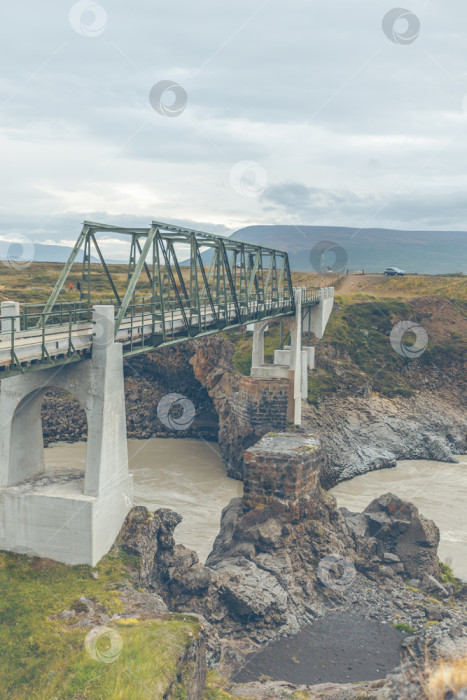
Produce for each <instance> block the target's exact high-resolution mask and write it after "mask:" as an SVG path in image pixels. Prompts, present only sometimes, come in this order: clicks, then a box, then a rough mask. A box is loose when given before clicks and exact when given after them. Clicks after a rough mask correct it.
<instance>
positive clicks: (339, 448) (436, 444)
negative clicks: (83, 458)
mask: <svg viewBox="0 0 467 700" xmlns="http://www.w3.org/2000/svg"><path fill="white" fill-rule="evenodd" d="M326 352H328V351H326ZM233 354H234V346H233V345H232V343H230V342H229V341H228V340H226V339H225V338H223V337H221V336H212V337H208V338H204V339H200V340H196V341H190V342H187V343H184V344H181V345H175V346H171V347H169V348H162V349H161V350H159V351H157V352H154V353H150V354H148V355H146V356H144V357H139V358H131V359H130V360H129V361H127V362H126V364H125V399H126V411H127V430H128V437H132V438H148V437H202V438H204V439H208V440H214V439H218V442H219V446H220V449H221V454H222V456H223V458H224V460H225V463H226V467H227V473H228V475H229V476H232V477H234V478H242V464H243V462H242V457H243V453H244V451H245V450H246V449H248V448H249V447H250V446H251V445H253V444H254V443H255V442H257V441H258V440H259V439H260V438H261V437H262V435H263V434H265V432H267V430H268V428H267V426H266V427H265V428H264V429H261V428H258V427H253V426H248V425H244V424H241V423H240V422H239V421H238V419H237V416H236V415H235V412H234V410H233V406H234V396H235V394H236V392H238V389H239V382H240V377H241V375H240V374H239V373H238V372H237V371H236V370H235V368H234V366H233V361H232V357H233ZM331 354H332V353H331ZM328 360H329V358H327V359H326V357H325V358H324V359H323V360H322V361H324V362H328ZM333 361H334V362H336V361H337V360H336V358H333ZM414 371H415V372H417V371H418V370H414ZM313 377H314V374H313V373H312V374H311V382H313ZM171 393H178V394H182V395H183V396H186V397H187V398H188V399H190V401H192V402H193V404H194V407H195V410H196V417H195V420H194V421H193V423H192V424H190V425H189V426H188V427H187V428H186V429H185V430H170V428H168V427H167V426H164V425H163V424H162V423H161V421H160V420H159V418H158V416H157V405H158V403H159V401H160V400H161V399H162V398H163V397H164V396H166V395H167V394H171ZM42 419H43V426H44V440H45V443H46V444H47V443H49V442H50V441H54V440H64V441H70V442H71V441H75V440H83V439H86V435H87V424H86V416H85V414H84V411H83V409H82V407H81V406H80V404H79V403H78V402H77V401H76V400H75V399H74V398H73V397H72V396H70V395H63V394H60V393H59V392H58V391H57V390H51V391H50V392H49V393H48V394H47V396H46V398H45V399H44V403H43V408H42ZM302 428H303V430H304V431H305V432H306V431H310V430H311V431H313V432H316V433H317V434H318V435H319V438H320V440H321V443H322V445H323V448H324V453H325V456H326V464H325V465H324V467H323V470H322V479H323V485H324V486H325V487H326V488H328V487H330V486H332V485H334V484H335V483H337V482H338V481H341V480H344V479H350V478H352V477H353V476H356V475H357V474H362V473H365V472H367V471H371V470H373V469H380V468H385V467H392V466H395V464H396V460H401V459H432V460H436V461H445V462H453V461H456V454H465V453H466V452H467V411H466V394H465V387H464V385H463V383H462V382H460V380H459V381H457V380H456V377H455V376H454V375H453V376H449V375H447V374H446V371H443V372H441V371H439V370H436V369H432V370H431V371H430V375H429V381H428V380H426V378H425V379H424V375H423V373H421V374H420V381H419V389H418V390H417V391H416V392H415V393H414V395H413V396H410V397H400V396H396V397H394V398H388V397H385V396H382V395H380V394H378V393H375V392H372V391H370V390H368V391H364V392H359V393H358V394H357V395H351V394H349V393H345V392H344V393H338V394H335V393H330V394H326V396H325V397H324V398H323V399H322V400H321V401H320V403H319V406H316V405H313V404H308V403H306V402H304V403H303V426H302Z"/></svg>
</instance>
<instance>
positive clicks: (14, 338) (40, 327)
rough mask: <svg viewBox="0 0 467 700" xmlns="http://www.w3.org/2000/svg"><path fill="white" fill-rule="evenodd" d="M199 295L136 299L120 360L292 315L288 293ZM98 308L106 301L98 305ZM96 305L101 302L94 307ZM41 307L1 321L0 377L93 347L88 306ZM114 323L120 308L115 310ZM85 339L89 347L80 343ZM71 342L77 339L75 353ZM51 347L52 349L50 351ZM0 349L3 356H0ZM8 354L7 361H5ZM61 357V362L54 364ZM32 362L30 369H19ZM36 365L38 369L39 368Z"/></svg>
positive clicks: (308, 295)
mask: <svg viewBox="0 0 467 700" xmlns="http://www.w3.org/2000/svg"><path fill="white" fill-rule="evenodd" d="M319 300H320V290H319V288H312V289H304V290H303V292H302V304H303V305H304V306H309V305H312V304H316V303H319ZM199 302H200V298H199V296H197V297H195V298H193V297H189V296H187V297H183V298H181V299H180V298H179V300H178V299H170V298H169V299H164V300H163V301H162V303H160V300H158V301H157V303H156V302H155V301H154V300H153V299H152V298H151V297H139V298H136V299H135V301H134V303H133V304H130V305H129V306H128V307H127V312H126V314H125V316H124V317H123V321H120V323H119V326H118V329H117V333H116V341H117V342H120V343H122V344H123V346H124V349H123V352H124V356H125V357H129V356H131V355H134V354H139V353H141V352H148V351H150V350H154V349H156V348H157V347H160V346H162V345H168V344H171V343H175V342H180V341H183V340H186V339H189V338H195V337H199V336H202V335H207V334H210V333H215V332H218V331H221V330H224V329H229V328H234V327H238V326H240V325H244V324H246V323H251V322H254V321H258V320H261V319H265V318H274V317H275V316H284V315H288V314H292V313H294V311H295V303H294V299H293V296H291V295H290V294H288V293H286V294H283V293H266V294H261V293H260V294H256V293H252V294H250V295H249V296H247V295H236V297H235V299H233V298H232V297H230V296H229V295H228V294H222V293H221V294H220V295H218V297H217V300H216V303H215V304H213V303H212V302H211V303H210V304H208V303H206V302H205V303H204V304H200V303H199ZM100 303H101V304H109V303H111V302H110V301H107V300H101V302H100ZM98 304H99V302H98ZM44 308H45V304H24V305H22V307H21V313H20V314H19V315H18V316H6V317H3V318H2V319H1V329H0V375H1V374H3V373H8V374H11V373H16V374H17V373H18V372H21V371H28V370H29V369H31V368H33V369H43V368H45V367H47V366H51V365H53V364H59V363H63V362H64V361H70V360H79V359H81V356H80V354H79V352H81V350H83V348H84V349H85V350H86V349H90V347H91V342H92V326H91V325H90V324H91V322H92V306H91V305H89V304H88V303H87V302H66V301H65V302H58V303H56V304H55V305H54V307H53V308H52V309H51V310H50V311H44ZM114 310H115V319H117V318H118V314H119V311H120V307H119V306H115V307H114ZM87 335H89V342H88V341H87V340H86V341H85V342H84V343H83V338H85V337H86V336H87ZM73 337H75V338H76V337H79V338H80V339H81V346H82V347H80V348H78V349H77V348H75V346H74V344H73ZM52 347H53V350H52V349H51V348H52ZM33 348H36V349H37V352H36V353H35V356H34V357H32V356H31V357H28V358H27V359H26V360H25V359H24V356H25V354H27V351H28V350H32V349H33ZM2 350H3V352H2ZM7 355H8V357H7ZM57 358H59V361H58V360H57ZM25 363H26V364H30V363H32V364H33V365H34V367H31V366H28V367H23V366H22V365H23V364H25ZM38 365H42V366H41V367H39V366H38Z"/></svg>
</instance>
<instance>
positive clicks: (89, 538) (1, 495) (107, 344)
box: [0, 306, 133, 565]
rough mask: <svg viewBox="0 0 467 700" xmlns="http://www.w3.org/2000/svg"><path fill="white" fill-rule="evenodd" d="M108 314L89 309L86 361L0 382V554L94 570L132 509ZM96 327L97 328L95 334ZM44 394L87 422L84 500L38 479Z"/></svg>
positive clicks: (62, 482)
mask: <svg viewBox="0 0 467 700" xmlns="http://www.w3.org/2000/svg"><path fill="white" fill-rule="evenodd" d="M113 317H114V310H113V307H105V306H101V307H95V308H94V317H93V321H94V324H95V335H94V337H95V341H94V342H93V348H92V358H91V359H89V360H82V361H80V362H70V363H69V364H66V365H62V366H61V367H59V368H56V367H52V368H50V369H43V370H41V371H38V372H28V373H26V374H24V375H21V376H15V377H11V378H9V379H7V380H3V381H2V382H1V386H0V549H8V550H13V551H25V548H26V549H27V550H28V551H29V550H31V551H35V552H37V554H38V555H39V556H43V557H50V558H51V559H56V560H57V561H63V562H65V563H69V564H80V563H87V564H91V565H94V564H95V563H96V562H97V561H99V559H100V558H101V557H102V556H103V555H104V554H105V553H106V552H107V551H108V550H109V548H110V547H111V545H112V544H113V542H114V540H115V537H116V536H117V534H118V531H119V530H120V527H121V525H122V523H123V521H124V519H125V517H126V514H127V513H128V511H129V509H130V508H131V505H132V500H133V482H132V477H131V475H130V474H129V473H128V451H127V437H126V418H125V395H124V386H123V355H122V346H121V345H120V344H117V343H115V342H114V338H113ZM99 326H100V327H99ZM50 387H58V388H60V389H64V390H65V391H68V392H70V393H71V394H73V395H74V396H75V397H76V398H77V399H78V401H80V403H81V404H82V406H83V408H84V410H85V413H86V417H87V421H88V439H87V451H86V471H85V481H84V493H83V491H82V489H81V487H78V486H77V482H76V480H74V481H70V480H66V479H63V477H59V476H57V475H55V476H54V475H45V478H44V479H33V477H35V476H36V475H38V474H40V473H41V472H43V471H44V451H43V438H42V420H41V411H40V407H41V403H42V399H43V397H44V395H45V393H46V392H47V390H48V389H49V388H50Z"/></svg>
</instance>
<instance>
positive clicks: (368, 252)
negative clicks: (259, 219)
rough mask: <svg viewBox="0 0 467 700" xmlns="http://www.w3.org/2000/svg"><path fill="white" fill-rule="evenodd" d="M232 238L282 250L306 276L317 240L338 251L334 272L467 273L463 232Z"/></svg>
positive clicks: (293, 229) (314, 230)
mask: <svg viewBox="0 0 467 700" xmlns="http://www.w3.org/2000/svg"><path fill="white" fill-rule="evenodd" d="M233 238H237V239H238V240H243V241H246V242H249V243H256V244H258V245H264V246H268V247H271V248H277V249H279V250H285V251H286V252H287V253H288V254H289V260H290V266H291V268H292V270H302V271H310V272H311V271H312V270H313V269H314V268H313V266H312V264H311V262H310V252H311V250H312V248H313V246H315V245H316V244H317V243H319V242H320V241H332V242H334V243H336V244H338V246H340V247H341V248H342V249H343V251H342V253H341V254H342V264H339V265H338V267H339V270H338V271H342V270H345V269H346V268H349V269H351V270H356V269H358V270H359V269H364V270H365V271H367V272H382V271H383V270H384V269H385V268H386V267H388V266H394V265H395V266H396V267H400V268H402V269H404V270H406V271H407V272H424V273H429V274H449V273H456V272H464V273H466V272H467V232H464V231H396V230H391V229H377V228H368V229H355V228H347V227H344V226H342V227H339V226H247V227H246V228H242V229H240V230H239V231H236V232H235V233H234V234H233ZM318 260H319V255H318ZM335 260H336V257H335V255H333V254H332V253H329V254H327V255H326V257H325V259H324V264H325V266H327V265H329V266H330V267H331V268H332V269H335ZM315 269H319V268H315Z"/></svg>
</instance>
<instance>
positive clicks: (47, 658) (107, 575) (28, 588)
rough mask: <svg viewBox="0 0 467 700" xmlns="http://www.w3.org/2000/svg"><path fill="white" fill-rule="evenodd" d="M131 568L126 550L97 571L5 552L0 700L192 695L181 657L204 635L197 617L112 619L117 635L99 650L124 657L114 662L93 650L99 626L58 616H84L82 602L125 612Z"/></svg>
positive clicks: (0, 563)
mask: <svg viewBox="0 0 467 700" xmlns="http://www.w3.org/2000/svg"><path fill="white" fill-rule="evenodd" d="M130 564H131V562H130V561H129V560H128V557H126V556H125V555H124V554H123V553H122V552H119V553H118V554H117V555H115V554H108V555H107V556H106V557H104V558H103V559H102V560H101V562H100V563H99V564H98V565H97V566H96V567H95V569H91V568H90V567H88V566H73V567H69V566H65V565H63V564H58V563H55V562H51V561H49V560H41V559H38V558H31V557H27V556H25V555H18V554H11V553H5V552H0V654H1V659H2V663H1V664H0V697H2V698H12V699H14V700H16V699H18V700H19V699H23V698H24V699H26V698H28V699H29V698H37V699H38V700H46V699H47V700H48V699H49V698H82V699H85V698H92V699H93V700H95V699H100V698H102V699H107V698H108V699H109V700H110V699H111V698H112V699H113V698H122V699H124V700H142V699H144V698H154V697H164V693H165V692H166V691H167V689H168V688H170V687H171V686H172V685H173V684H175V688H176V691H174V692H175V694H174V697H179V698H183V697H185V695H184V678H183V673H182V674H180V671H181V670H182V671H183V669H180V668H179V659H180V658H181V657H182V656H183V653H184V651H185V650H186V648H187V646H189V645H190V644H191V643H192V640H193V637H194V636H196V635H197V634H198V623H197V622H196V620H195V619H194V618H190V617H189V616H177V615H174V616H168V617H167V618H165V619H130V620H124V619H122V620H111V621H110V622H109V623H107V626H108V627H109V628H111V629H112V630H114V633H113V634H114V637H111V638H110V640H109V637H106V636H103V637H101V638H99V639H98V640H97V644H96V646H95V650H96V651H95V653H96V655H98V656H102V657H103V658H105V657H106V655H107V656H108V657H110V658H111V659H113V658H114V657H115V656H116V657H117V658H116V660H115V661H112V662H109V663H108V662H102V661H99V660H95V659H94V658H92V657H91V656H90V654H89V653H88V652H87V651H86V649H85V639H86V636H87V635H88V633H89V631H90V630H91V629H92V628H93V625H92V624H86V623H85V624H83V623H82V622H81V621H80V618H82V615H81V616H80V615H79V614H77V615H76V616H75V617H74V618H53V617H52V618H51V616H53V615H55V614H57V613H60V612H61V611H63V610H73V609H74V610H75V611H77V612H78V613H79V611H80V606H82V603H80V602H79V598H80V597H81V596H85V597H86V598H87V599H92V600H93V601H94V602H95V604H96V606H99V607H100V609H101V610H102V609H104V610H105V611H106V612H107V614H108V615H109V616H111V615H113V614H114V613H121V612H122V611H123V605H122V603H121V602H120V600H119V595H118V590H119V587H120V586H121V584H122V582H124V581H125V579H128V578H130V576H131V573H130ZM93 574H94V575H95V574H97V576H98V578H97V579H95V578H94V577H93ZM101 606H102V607H101ZM81 625H82V626H81ZM120 647H121V651H120ZM212 697H215V696H212Z"/></svg>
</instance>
